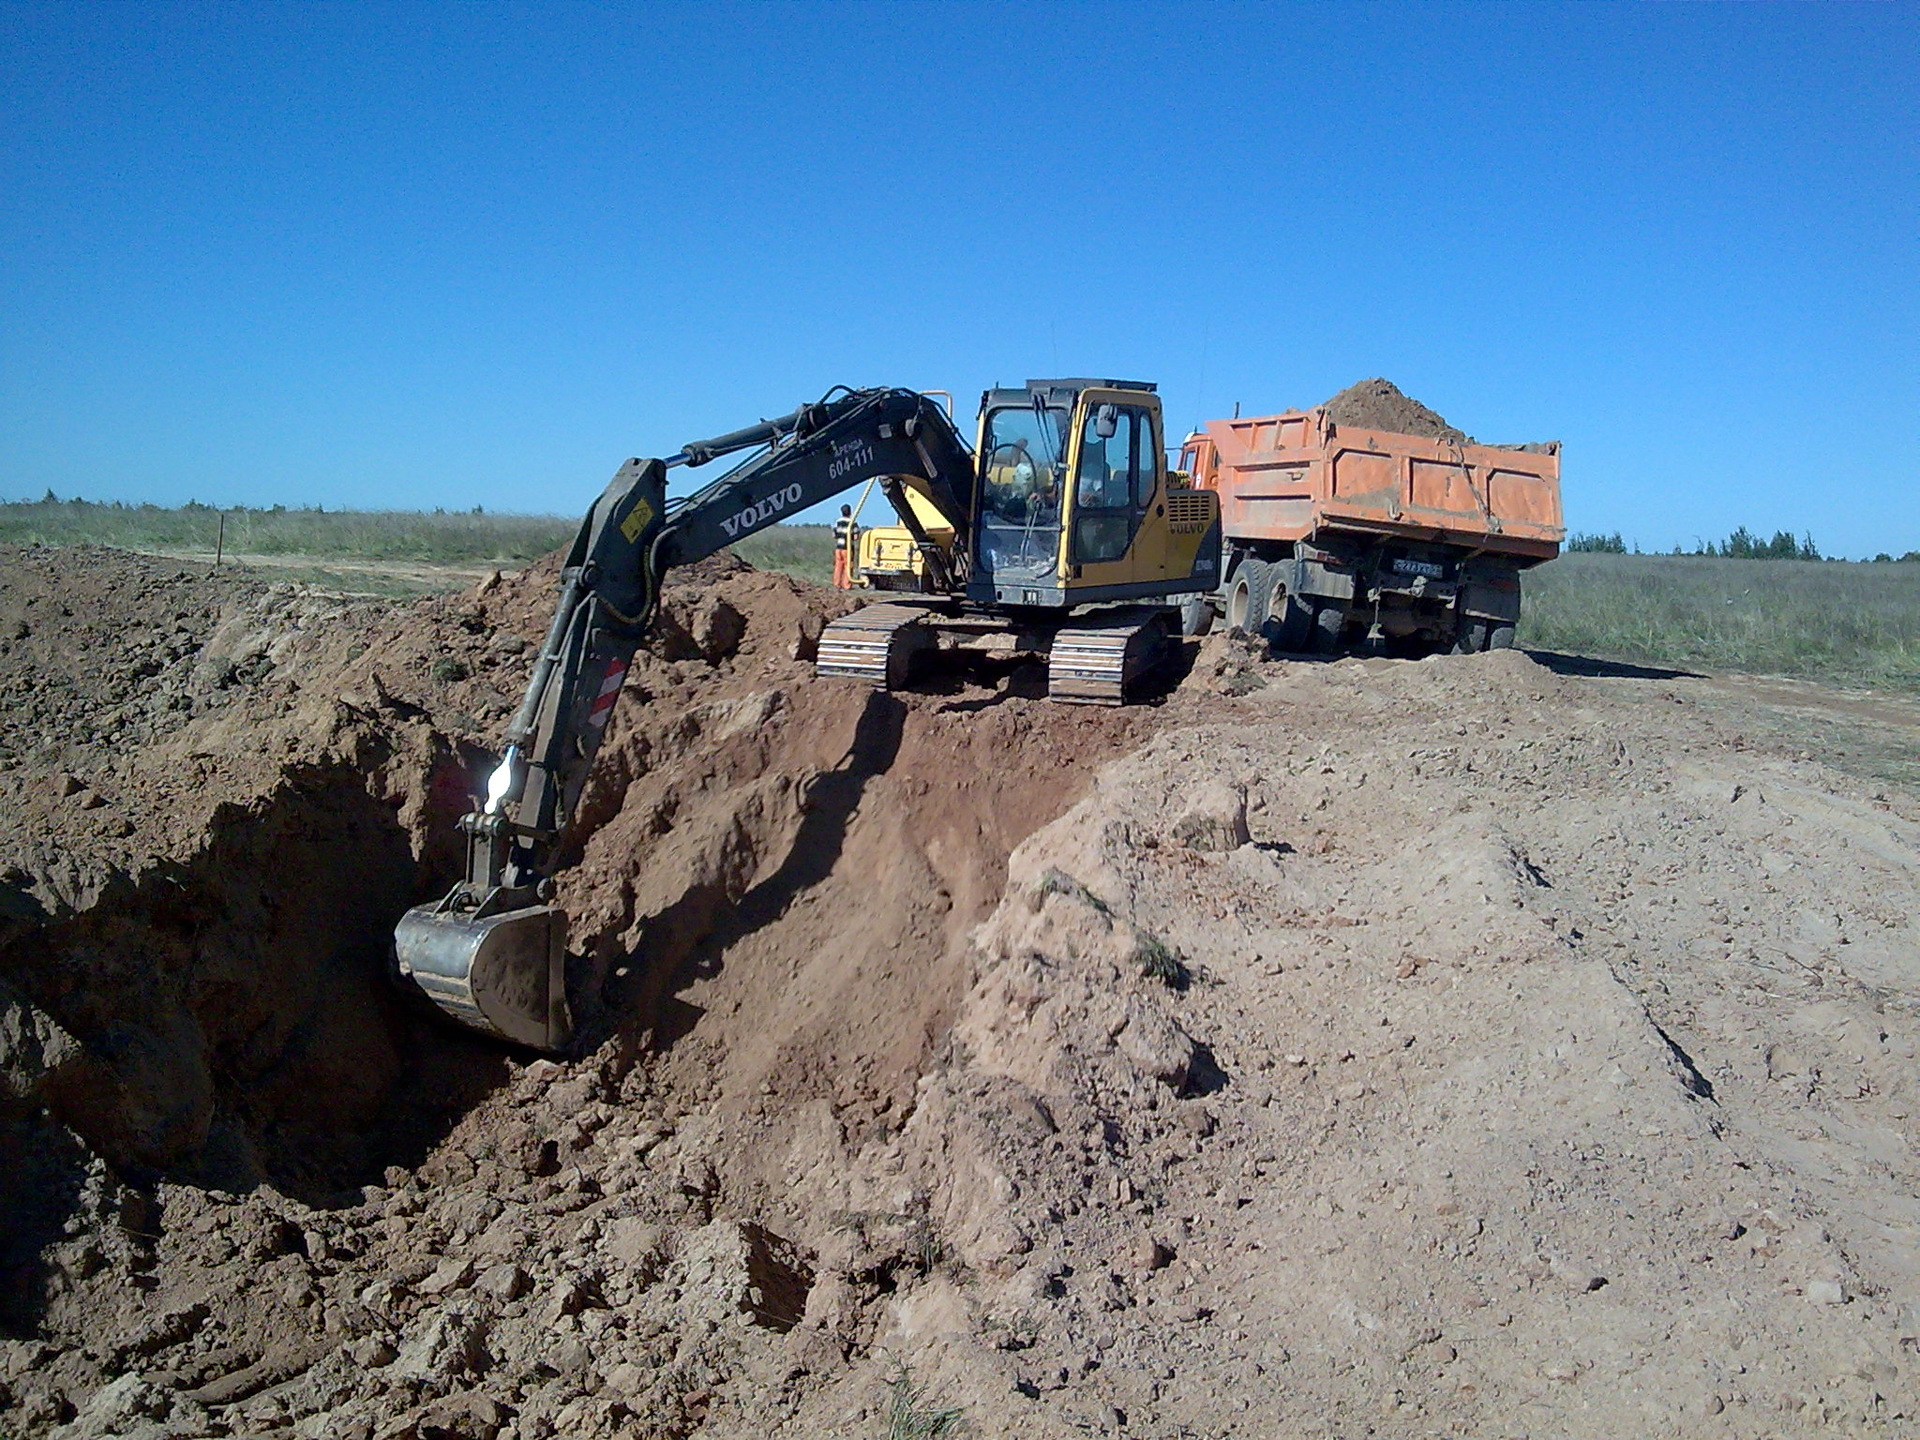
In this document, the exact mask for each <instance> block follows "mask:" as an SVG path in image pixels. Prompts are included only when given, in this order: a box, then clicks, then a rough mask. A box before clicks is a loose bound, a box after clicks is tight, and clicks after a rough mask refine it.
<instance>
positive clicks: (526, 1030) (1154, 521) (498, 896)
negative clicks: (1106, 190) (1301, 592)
mask: <svg viewBox="0 0 1920 1440" xmlns="http://www.w3.org/2000/svg"><path fill="white" fill-rule="evenodd" d="M741 451H752V452H753V453H752V454H750V455H749V456H748V457H747V458H746V459H745V460H743V461H742V462H741V463H739V464H737V465H735V466H734V467H733V468H732V469H730V470H728V471H727V472H726V473H725V474H723V475H721V476H720V477H719V478H718V479H716V480H714V481H713V482H711V483H710V484H708V485H706V486H704V487H702V488H701V489H699V490H697V491H695V492H694V493H693V494H691V495H688V496H686V497H684V498H681V499H677V500H669V499H668V498H667V474H668V472H669V471H670V470H672V469H674V468H676V467H678V466H682V465H685V466H698V465H703V464H706V463H707V462H709V461H711V460H714V459H717V458H718V457H720V456H722V455H729V454H737V453H739V452H741ZM869 481H872V482H874V483H876V484H878V486H879V487H880V489H881V491H882V492H883V493H884V494H885V495H886V497H887V499H888V501H889V502H890V503H891V505H892V506H893V509H894V512H895V514H896V515H897V516H898V517H899V520H900V524H901V527H902V528H903V529H904V530H905V532H906V533H907V534H908V535H909V536H910V537H911V542H912V545H913V547H914V550H915V552H916V554H917V556H918V559H919V566H918V572H919V573H920V574H921V575H922V576H923V577H924V579H923V580H922V581H921V584H922V586H923V589H922V590H921V592H920V593H917V594H913V595H910V596H909V595H904V594H903V595H901V596H899V597H898V598H896V599H892V600H890V601H889V602H888V603H884V604H874V605H868V606H864V607H862V608H861V609H859V610H856V611H855V612H854V613H853V614H851V615H849V616H847V617H845V618H844V619H841V620H838V621H836V622H834V623H833V624H832V625H829V626H828V627H827V628H826V630H825V631H824V632H823V634H822V635H821V637H820V644H819V654H818V659H817V661H816V664H817V668H818V671H819V673H820V674H822V675H838V676H847V677H851V678H857V679H860V680H864V681H866V682H868V683H870V684H873V685H878V686H883V687H891V686H896V685H903V684H905V683H907V682H908V680H909V679H910V678H911V675H912V672H913V669H914V666H915V662H916V661H917V660H918V659H920V658H921V657H924V656H926V655H928V654H929V653H931V652H932V651H934V650H936V649H939V648H941V647H942V644H943V642H945V643H946V644H948V645H950V646H954V647H963V646H965V645H966V644H967V643H968V642H969V641H977V640H979V639H981V638H982V637H991V638H992V639H993V643H996V644H998V645H999V646H1000V647H1001V648H1005V647H1006V646H1007V645H1008V644H1009V643H1010V644H1011V647H1012V648H1013V649H1015V650H1018V651H1024V652H1028V653H1033V654H1036V655H1042V656H1045V657H1046V660H1047V667H1048V672H1047V675H1048V696H1049V698H1050V699H1055V700H1062V701H1070V702H1079V703H1094V704H1121V703H1124V702H1125V701H1126V700H1128V699H1129V698H1132V696H1133V694H1134V692H1135V691H1136V689H1137V687H1138V686H1140V684H1141V683H1142V682H1143V681H1144V680H1146V679H1147V677H1148V676H1149V675H1150V674H1151V673H1152V672H1153V671H1154V670H1155V669H1156V668H1157V667H1158V666H1159V665H1160V664H1161V662H1162V661H1163V660H1164V659H1165V658H1166V657H1167V655H1168V654H1169V653H1170V649H1171V642H1172V639H1173V637H1174V636H1175V635H1176V634H1177V633H1179V629H1180V625H1179V614H1178V610H1177V609H1176V602H1177V601H1178V600H1180V599H1182V598H1185V597H1190V596H1195V595H1201V594H1205V593H1207V592H1210V591H1212V590H1214V589H1215V588H1216V587H1217V585H1218V583H1219V578H1220V543H1221V542H1220V534H1221V532H1220V509H1219V500H1218V497H1217V496H1215V495H1214V493H1213V492H1212V491H1210V490H1196V489H1192V488H1189V487H1187V486H1186V484H1185V483H1184V477H1183V476H1181V475H1179V474H1178V473H1177V472H1174V473H1172V474H1170V473H1169V471H1168V469H1167V464H1166V451H1165V449H1164V448H1163V438H1162V430H1161V415H1160V401H1159V397H1158V396H1157V395H1155V393H1154V389H1153V387H1152V386H1151V385H1148V384H1144V383H1141V382H1135V381H1122V380H1092V379H1082V380H1030V381H1028V382H1027V384H1026V385H1025V386H1023V387H1020V388H1018V389H1011V388H999V387H996V388H994V389H991V390H988V391H987V392H985V394H984V395H983V396H982V397H981V402H980V416H979V429H978V445H977V448H974V449H970V448H969V447H968V445H967V443H966V441H965V440H964V439H963V438H962V437H961V435H960V433H959V431H958V430H956V429H955V427H954V425H953V422H952V421H951V420H950V419H949V418H948V417H947V415H946V412H945V411H944V410H942V409H941V407H940V405H939V404H938V403H937V402H935V401H934V400H932V399H930V398H929V397H928V396H927V395H923V394H921V393H919V392H916V391H913V390H904V389H867V390H849V389H845V388H840V389H836V390H833V391H830V392H829V393H828V394H827V395H826V396H825V397H824V398H823V399H821V400H820V401H819V402H817V403H815V404H812V405H804V406H801V407H800V408H799V409H797V410H795V411H793V412H792V413H791V414H788V415H783V416H781V417H779V418H778V419H775V420H764V421H761V422H760V423H759V424H757V425H750V426H748V427H746V428H745V429H742V430H736V431H734V432H732V433H731V434H728V435H722V436H718V437H716V438H714V439H711V440H704V441H699V442H696V443H694V444H690V445H687V446H685V447H683V448H682V449H681V450H680V451H679V452H678V453H677V454H674V455H672V456H668V457H666V458H664V459H635V460H629V461H627V463H626V464H625V465H623V466H621V467H620V469H619V471H618V472H617V473H616V474H615V475H614V477H613V480H612V482H611V483H609V485H608V486H607V488H606V490H605V491H604V492H603V493H602V494H601V496H600V498H599V499H598V500H596V501H595V502H594V505H593V508H592V509H591V510H590V511H589V512H588V513H587V516H586V518H585V519H584V520H583V521H582V522H581V526H580V530H579V533H578V534H577V535H576V536H575V538H574V541H573V545H572V548H571V549H570V550H569V551H568V554H567V559H566V563H565V565H564V567H563V568H562V570H561V577H560V598H559V603H558V605H557V607H556V609H555V612H554V616H553V621H552V624H551V625H550V626H549V628H548V631H547V636H546V640H545V642H544V643H543V644H542V646H541V647H540V652H539V655H538V656H537V658H536V660H535V662H534V667H533V673H532V676H531V678H530V679H529V680H528V682H527V690H526V694H525V696H524V697H523V698H522V700H521V703H520V708H519V709H518V711H516V712H515V714H514V716H513V719H512V720H511V721H510V722H509V724H508V726H507V731H506V735H505V737H504V738H505V745H504V753H503V754H502V756H501V759H500V762H499V764H498V765H497V766H496V768H495V769H494V770H493V772H492V774H491V776H490V778H489V780H488V782H487V793H486V796H485V798H484V799H483V800H481V801H479V802H478V803H477V804H476V806H475V808H474V810H473V811H472V812H471V813H469V814H467V815H464V816H462V817H461V820H460V826H461V829H462V831H463V832H464V833H465V834H466V836H467V839H468V860H467V874H466V876H465V877H464V878H463V879H462V880H461V881H460V882H459V883H458V884H457V885H455V886H454V887H453V889H452V890H451V891H450V892H449V893H448V894H447V895H446V896H445V897H444V898H442V899H441V900H439V901H437V902H434V903H432V904H428V905H419V906H415V907H414V908H413V909H411V910H409V911H408V912H407V913H406V915H405V916H404V917H403V918H402V919H401V921H400V924H399V926H398V928H397V930H396V931H395V935H394V957H395V962H396V970H397V972H398V974H399V976H400V977H401V979H402V981H403V983H406V984H409V985H412V986H414V987H416V988H417V989H418V990H419V991H420V992H422V993H424V994H425V995H426V996H427V998H428V999H430V1000H432V1001H433V1002H434V1004H436V1005H437V1006H438V1007H439V1008H440V1009H441V1010H442V1011H443V1012H445V1013H446V1014H448V1015H450V1016H451V1017H453V1018H454V1019H456V1020H458V1021H460V1022H461V1023H463V1024H465V1025H468V1026H471V1027H472V1028H474V1029H477V1030H480V1031H482V1032H484V1033H486V1034H489V1035H492V1036H495V1037H497V1038H499V1039H502V1040H506V1041H510V1042H513V1043H516V1044H521V1045H527V1046H531V1047H534V1048H536V1049H542V1050H560V1049H564V1048H565V1047H566V1045H567V1044H568V1042H569V1040H570V1038H571V1034H572V1022H571V1019H570V1010H569V1007H568V1004H567V996H566V985H565V976H564V958H565V952H566V916H565V915H564V914H563V913H562V912H561V910H560V909H559V908H558V907H557V906H555V905H554V904H553V903H552V901H553V895H554V887H553V882H552V875H553V872H554V869H555V868H556V857H558V856H559V855H560V854H561V853H562V852H563V849H564V840H565V835H566V829H567V826H568V824H569V823H570V821H571V820H572V817H573V814H574V809H575V806H576V805H577V803H578V801H579V798H580V792H581V789H582V787H583V786H584V785H585V783H586V779H587V773H588V771H589V770H590V769H591V768H592V765H593V760H594V756H595V755H596V754H597V753H598V751H599V748H600V741H601V739H602V737H603V735H604V734H605V730H606V723H607V719H608V717H609V715H610V714H611V713H612V709H613V705H614V702H615V700H616V699H617V698H618V697H619V693H620V687H621V684H622V682H623V681H624V680H625V678H626V673H627V668H628V666H629V665H630V663H631V662H632V659H633V654H634V651H635V650H636V649H638V648H639V646H640V644H641V643H642V642H643V641H644V640H646V638H647V637H648V635H649V634H650V633H652V630H653V627H654V622H655V617H656V613H657V608H658V605H659V598H660V582H661V578H662V576H663V575H665V574H666V572H667V571H669V570H671V569H672V568H673V567H675V566H678V565H686V564H690V563H692V562H693V561H696V560H699V559H703V558H704V557H706V556H708V555H711V554H713V553H715V552H716V551H718V550H720V549H722V548H724V547H725V546H727V545H729V544H732V543H733V542H734V541H737V540H743V539H745V538H746V537H747V536H749V535H752V534H754V533H755V532H756V531H759V530H763V529H765V528H767V527H768V526H770V525H774V524H777V523H779V522H780V521H781V520H783V519H786V518H789V517H791V516H793V515H794V514H796V513H798V512H799V511H801V510H804V509H806V508H807V507H808V506H810V505H815V504H818V503H820V502H821V501H824V500H829V499H831V498H833V497H834V496H836V495H839V494H840V493H842V492H844V491H846V490H849V489H852V488H853V487H854V486H856V485H861V484H865V483H867V482H869ZM929 518H931V519H932V520H934V521H937V522H938V523H934V524H929V523H928V519H929Z"/></svg>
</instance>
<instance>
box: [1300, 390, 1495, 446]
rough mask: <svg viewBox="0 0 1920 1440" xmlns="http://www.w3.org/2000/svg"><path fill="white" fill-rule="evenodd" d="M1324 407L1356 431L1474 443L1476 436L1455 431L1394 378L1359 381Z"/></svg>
mask: <svg viewBox="0 0 1920 1440" xmlns="http://www.w3.org/2000/svg"><path fill="white" fill-rule="evenodd" d="M1321 408H1322V409H1324V410H1325V411H1326V412H1327V414H1328V415H1329V416H1331V417H1332V419H1333V423H1334V424H1336V425H1350V426H1352V427H1353V428H1354V429H1356V430H1386V431H1390V432H1391V433H1393V434H1395V435H1423V436H1425V437H1426V438H1427V439H1429V440H1457V441H1459V442H1461V443H1462V444H1467V445H1471V444H1472V443H1473V437H1472V436H1471V435H1468V434H1467V433H1466V432H1465V431H1464V430H1456V429H1455V428H1454V427H1453V426H1451V425H1449V424H1448V423H1447V422H1446V420H1445V419H1444V418H1442V417H1441V416H1440V415H1439V414H1438V412H1436V411H1433V410H1429V409H1428V408H1427V407H1426V406H1424V405H1422V404H1421V403H1420V402H1419V401H1418V400H1416V399H1414V398H1413V397H1412V396H1411V395H1404V394H1402V393H1401V391H1400V387H1399V386H1397V385H1395V384H1394V383H1393V382H1392V381H1391V380H1382V379H1379V378H1377V377H1376V378H1375V379H1372V380H1356V381H1355V382H1354V383H1353V384H1351V385H1349V386H1348V387H1347V388H1346V389H1344V390H1342V391H1341V392H1340V393H1339V394H1338V395H1335V396H1334V397H1333V398H1332V399H1331V400H1328V401H1327V402H1326V404H1325V405H1324V406H1322V407H1321Z"/></svg>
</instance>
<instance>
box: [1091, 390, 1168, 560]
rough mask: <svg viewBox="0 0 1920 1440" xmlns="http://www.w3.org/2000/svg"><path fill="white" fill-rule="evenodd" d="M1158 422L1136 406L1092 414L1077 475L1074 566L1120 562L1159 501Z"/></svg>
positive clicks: (1113, 407) (1107, 408)
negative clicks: (1156, 492) (1156, 486)
mask: <svg viewBox="0 0 1920 1440" xmlns="http://www.w3.org/2000/svg"><path fill="white" fill-rule="evenodd" d="M1154 469H1155V467H1154V464H1153V420H1152V417H1151V416H1149V415H1148V414H1147V413H1146V412H1145V411H1144V410H1140V409H1137V408H1135V407H1134V406H1131V405H1101V406H1098V407H1096V408H1095V409H1094V410H1093V411H1092V412H1091V413H1089V414H1088V416H1087V420H1086V425H1085V429H1084V430H1083V432H1082V433H1081V436H1080V463H1079V466H1078V468H1077V469H1076V470H1075V472H1074V495H1073V502H1074V521H1073V563H1074V564H1076V565H1099V564H1103V563H1105V562H1107V561H1111V560H1118V559H1120V558H1121V557H1122V556H1124V555H1125V554H1126V553H1127V547H1128V546H1129V545H1131V544H1132V543H1133V534H1134V531H1136V530H1138V529H1139V528H1140V517H1141V516H1142V515H1144V514H1145V513H1146V508H1147V505H1148V503H1149V502H1150V501H1151V500H1152V499H1153V485H1154V478H1155V476H1154Z"/></svg>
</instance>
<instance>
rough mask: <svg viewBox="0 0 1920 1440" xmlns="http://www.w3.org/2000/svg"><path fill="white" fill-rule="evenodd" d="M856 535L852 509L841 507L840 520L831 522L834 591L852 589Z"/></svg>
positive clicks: (857, 532) (856, 528) (848, 506)
mask: <svg viewBox="0 0 1920 1440" xmlns="http://www.w3.org/2000/svg"><path fill="white" fill-rule="evenodd" d="M858 534H859V530H858V527H857V526H855V525H854V523H853V507H852V506H851V505H842V506H841V507H840V518H839V519H838V520H836V521H834V522H833V588H834V589H836V590H851V589H852V588H853V547H854V542H855V540H856V538H857V537H858Z"/></svg>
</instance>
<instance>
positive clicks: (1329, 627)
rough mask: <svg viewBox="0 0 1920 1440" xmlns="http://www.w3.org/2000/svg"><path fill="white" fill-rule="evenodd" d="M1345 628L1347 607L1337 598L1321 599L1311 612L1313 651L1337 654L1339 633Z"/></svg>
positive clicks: (1321, 653) (1319, 653) (1338, 650)
mask: <svg viewBox="0 0 1920 1440" xmlns="http://www.w3.org/2000/svg"><path fill="white" fill-rule="evenodd" d="M1346 628H1347V607H1346V606H1345V605H1344V604H1342V603H1341V602H1340V601H1338V600H1322V601H1321V602H1320V603H1319V605H1318V606H1316V607H1315V608H1314V612H1313V653H1314V654H1316V655H1338V654H1339V653H1340V635H1341V632H1342V631H1344V630H1345V629H1346Z"/></svg>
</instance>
